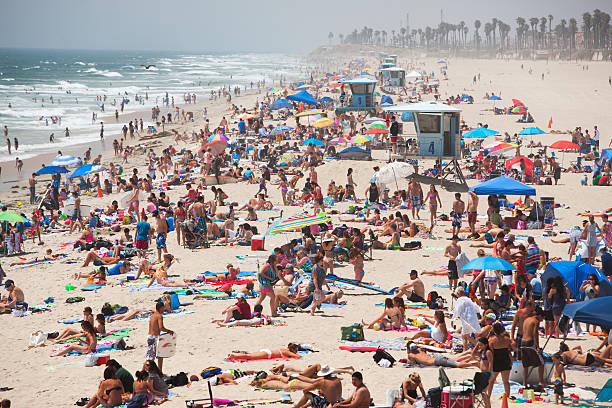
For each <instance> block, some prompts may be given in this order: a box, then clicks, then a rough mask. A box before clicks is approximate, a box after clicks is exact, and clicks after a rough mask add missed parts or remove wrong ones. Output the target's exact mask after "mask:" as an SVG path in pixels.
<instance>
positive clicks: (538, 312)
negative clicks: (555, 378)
mask: <svg viewBox="0 0 612 408" xmlns="http://www.w3.org/2000/svg"><path fill="white" fill-rule="evenodd" d="M542 320H544V310H542V309H541V308H540V307H536V308H535V312H534V315H533V316H530V317H528V318H526V319H525V321H524V322H523V339H522V341H521V357H522V358H523V386H527V377H528V376H529V371H530V367H537V368H538V374H539V383H540V387H542V386H543V385H544V360H543V359H542V350H541V349H540V335H539V332H538V330H539V329H540V323H541V322H542Z"/></svg>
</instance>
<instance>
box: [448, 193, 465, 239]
mask: <svg viewBox="0 0 612 408" xmlns="http://www.w3.org/2000/svg"><path fill="white" fill-rule="evenodd" d="M464 211H465V203H464V202H463V200H461V193H455V201H453V211H451V217H452V222H451V225H452V226H453V236H459V232H461V218H462V217H463V212H464Z"/></svg>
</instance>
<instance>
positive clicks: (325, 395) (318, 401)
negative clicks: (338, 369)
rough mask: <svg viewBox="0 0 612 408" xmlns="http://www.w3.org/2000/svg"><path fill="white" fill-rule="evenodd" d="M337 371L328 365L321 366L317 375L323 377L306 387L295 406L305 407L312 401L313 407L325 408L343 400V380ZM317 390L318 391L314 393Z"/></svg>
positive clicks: (295, 407)
mask: <svg viewBox="0 0 612 408" xmlns="http://www.w3.org/2000/svg"><path fill="white" fill-rule="evenodd" d="M334 374H335V371H334V369H333V368H331V367H330V366H328V365H324V366H323V367H321V370H319V371H318V372H317V376H319V377H321V378H319V379H318V380H316V381H315V382H314V383H312V384H311V385H310V386H308V387H306V388H304V395H303V396H302V398H301V399H300V400H299V401H298V402H297V403H296V404H295V405H294V406H293V407H294V408H304V407H306V406H308V402H310V404H311V406H312V407H313V408H325V407H327V406H329V405H331V404H334V403H336V402H338V401H341V400H342V382H341V381H340V378H338V377H336V376H335V375H334ZM314 391H317V393H314Z"/></svg>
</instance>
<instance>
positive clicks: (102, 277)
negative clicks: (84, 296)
mask: <svg viewBox="0 0 612 408" xmlns="http://www.w3.org/2000/svg"><path fill="white" fill-rule="evenodd" d="M106 272H107V270H106V266H100V267H99V268H98V269H94V270H93V271H91V272H89V273H81V272H77V273H75V274H74V279H76V280H79V279H81V278H87V280H91V281H93V280H96V279H97V280H98V281H104V282H106Z"/></svg>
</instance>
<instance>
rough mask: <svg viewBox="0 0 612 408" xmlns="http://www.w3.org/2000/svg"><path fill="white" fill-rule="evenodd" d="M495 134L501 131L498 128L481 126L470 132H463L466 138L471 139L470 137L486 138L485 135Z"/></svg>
mask: <svg viewBox="0 0 612 408" xmlns="http://www.w3.org/2000/svg"><path fill="white" fill-rule="evenodd" d="M493 135H499V132H498V131H497V130H493V129H488V128H483V127H479V128H476V129H472V130H470V131H469V132H465V133H464V134H463V137H464V138H465V139H470V138H474V139H484V138H485V137H488V136H493Z"/></svg>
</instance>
